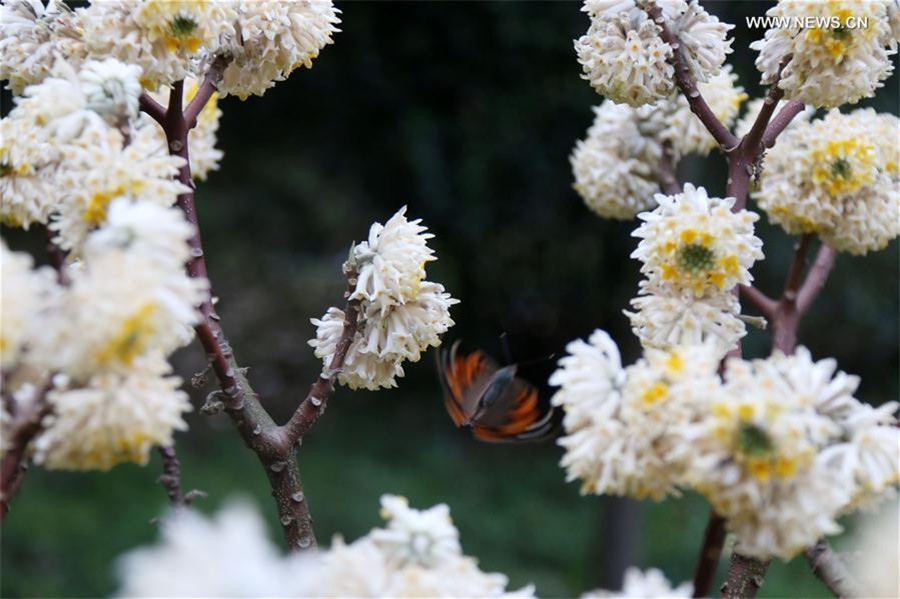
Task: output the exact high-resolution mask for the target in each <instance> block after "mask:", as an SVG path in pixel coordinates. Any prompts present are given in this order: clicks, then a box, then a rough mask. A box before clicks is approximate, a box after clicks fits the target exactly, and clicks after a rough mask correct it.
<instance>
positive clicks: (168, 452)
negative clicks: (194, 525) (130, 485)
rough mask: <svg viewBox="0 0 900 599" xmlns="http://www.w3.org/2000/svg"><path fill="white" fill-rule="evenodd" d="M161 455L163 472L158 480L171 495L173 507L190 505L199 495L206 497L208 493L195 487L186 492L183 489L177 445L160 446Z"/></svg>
mask: <svg viewBox="0 0 900 599" xmlns="http://www.w3.org/2000/svg"><path fill="white" fill-rule="evenodd" d="M158 449H159V456H160V458H161V459H162V470H163V473H162V475H160V477H159V478H158V479H157V480H156V482H158V483H159V484H161V485H162V486H163V487H164V488H165V490H166V495H168V496H169V503H170V504H171V505H172V507H190V505H191V503H193V502H194V499H196V498H197V497H206V493H204V492H203V491H198V490H197V489H193V490H191V491H188V492H187V493H184V492H183V491H182V489H181V463H180V462H179V461H178V454H177V453H175V445H174V444H173V445H172V446H171V447H159V448H158Z"/></svg>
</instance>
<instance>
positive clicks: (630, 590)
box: [581, 567, 694, 599]
mask: <svg viewBox="0 0 900 599" xmlns="http://www.w3.org/2000/svg"><path fill="white" fill-rule="evenodd" d="M693 591H694V585H693V584H691V583H690V582H684V583H682V584H680V585H678V586H677V587H675V588H672V583H671V582H669V579H668V578H666V576H665V574H663V573H662V572H661V571H659V570H657V569H656V568H650V569H649V570H647V571H646V572H642V571H641V570H639V569H638V568H635V567H630V568H628V569H627V570H625V576H624V579H623V581H622V590H621V591H619V592H612V591H602V590H597V591H591V592H589V593H584V594H583V595H582V596H581V599H615V598H617V597H621V598H622V599H663V598H674V597H691V596H692V594H693Z"/></svg>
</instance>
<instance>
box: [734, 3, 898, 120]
mask: <svg viewBox="0 0 900 599" xmlns="http://www.w3.org/2000/svg"><path fill="white" fill-rule="evenodd" d="M766 15H767V16H771V17H775V18H784V19H785V20H786V21H787V23H780V25H781V26H779V27H773V28H771V29H769V30H767V31H766V34H765V37H764V38H763V39H761V40H758V41H756V42H754V43H752V44H751V45H750V47H751V48H753V49H755V50H759V57H758V58H757V59H756V66H757V68H759V70H760V72H762V74H763V81H762V82H763V83H772V82H773V81H775V79H776V78H777V77H778V71H779V68H780V66H781V64H782V62H783V61H784V59H785V57H787V56H790V60H789V62H788V63H787V65H786V66H785V68H784V72H783V73H782V74H781V78H780V79H779V81H778V87H780V88H781V89H783V90H784V92H785V96H786V97H787V98H798V99H800V100H803V101H804V102H806V103H809V104H812V105H814V106H817V107H829V108H830V107H834V106H840V105H841V104H845V103H856V102H857V101H858V100H859V99H860V98H866V97H870V96H872V95H874V93H875V90H876V89H877V88H879V87H881V85H882V81H884V80H885V79H887V77H888V76H889V75H890V74H891V72H892V71H893V65H892V64H891V59H890V56H891V55H892V54H895V53H896V51H897V40H898V36H900V16H898V9H897V5H896V2H894V0H848V1H828V2H824V1H816V2H809V1H797V0H781V1H780V2H778V4H777V5H776V6H774V7H772V8H771V9H769V11H768V12H766ZM807 24H813V26H812V27H805V25H807Z"/></svg>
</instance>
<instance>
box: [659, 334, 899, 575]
mask: <svg viewBox="0 0 900 599" xmlns="http://www.w3.org/2000/svg"><path fill="white" fill-rule="evenodd" d="M857 382H858V381H857V380H856V379H855V378H854V377H848V376H847V375H844V374H843V373H837V374H835V368H834V363H833V361H828V360H826V361H822V362H819V363H815V362H813V361H812V360H811V359H810V356H809V352H807V351H806V350H805V349H803V348H799V349H798V353H797V354H796V355H795V356H785V355H783V354H780V353H777V354H775V355H774V356H772V357H771V358H769V359H766V360H755V361H753V362H744V361H742V360H739V359H733V360H729V362H728V364H727V368H726V372H725V385H724V388H723V393H721V394H720V395H718V396H716V397H715V398H713V400H712V401H710V402H708V409H707V410H701V411H698V412H697V413H696V416H695V418H694V419H692V420H690V421H688V422H686V423H683V424H680V425H678V426H677V427H676V430H675V432H674V435H675V436H676V437H677V438H680V441H678V442H676V443H674V444H673V447H675V450H673V455H672V459H673V460H676V461H682V463H684V464H685V469H684V481H685V484H688V485H689V486H691V487H692V488H694V489H696V490H698V491H699V492H700V493H702V494H703V495H704V496H706V498H707V499H708V500H709V501H710V503H711V504H712V506H713V508H714V509H715V510H716V512H717V513H719V514H722V515H723V516H725V517H726V518H727V519H728V523H729V524H728V525H729V527H730V528H731V530H733V531H734V532H735V534H736V536H737V543H738V547H739V550H740V551H742V552H743V553H745V554H748V555H754V556H757V557H762V558H768V557H772V556H781V557H783V558H785V559H788V558H789V557H791V556H792V555H794V554H795V553H797V552H798V551H800V550H802V549H803V548H804V547H806V546H807V545H809V544H811V543H813V542H815V540H816V539H818V538H819V537H820V536H822V535H824V534H833V533H835V532H838V531H839V530H840V528H839V527H838V525H837V523H836V522H835V519H836V518H837V516H838V515H839V514H840V513H841V512H842V511H843V510H845V509H846V507H847V506H848V504H849V502H850V501H851V500H852V498H853V496H854V494H855V493H856V491H855V490H854V489H855V485H856V484H857V483H855V482H854V475H855V473H854V469H853V467H852V466H850V464H851V463H853V461H852V459H848V455H853V454H852V451H853V449H854V447H853V445H854V443H853V442H852V441H848V437H847V435H846V433H845V428H844V426H842V425H841V423H840V421H839V418H837V417H836V415H837V414H838V413H841V411H842V410H847V409H852V411H856V410H860V409H861V410H864V409H865V408H863V407H862V404H860V403H859V402H858V401H857V400H856V399H854V398H853V395H852V394H853V392H854V391H855V389H856V385H857ZM838 406H843V408H842V409H839V408H838ZM895 442H896V437H895ZM894 451H895V452H896V446H895V447H894ZM848 452H849V453H848ZM870 455H877V454H870ZM845 460H846V461H845Z"/></svg>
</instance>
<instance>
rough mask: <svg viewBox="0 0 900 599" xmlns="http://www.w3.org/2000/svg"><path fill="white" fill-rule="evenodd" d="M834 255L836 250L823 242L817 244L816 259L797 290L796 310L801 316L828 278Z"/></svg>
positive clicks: (835, 255)
mask: <svg viewBox="0 0 900 599" xmlns="http://www.w3.org/2000/svg"><path fill="white" fill-rule="evenodd" d="M836 257H837V251H836V250H835V249H834V248H832V247H831V246H828V245H825V244H824V243H823V244H822V245H821V246H819V253H818V254H816V261H815V262H813V265H812V268H810V269H809V274H807V275H806V280H805V281H804V282H803V285H802V286H801V287H800V290H799V291H798V292H797V312H799V313H800V315H801V316H802V315H804V314H806V312H807V311H808V310H809V307H810V306H811V305H812V303H813V302H814V301H815V300H816V297H818V295H819V293H820V292H821V291H822V288H823V287H825V282H826V281H827V280H828V275H829V274H831V269H832V268H833V267H834V260H835V258H836Z"/></svg>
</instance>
